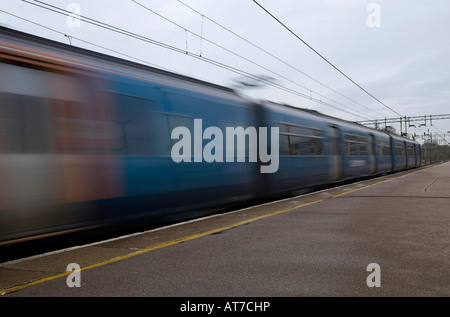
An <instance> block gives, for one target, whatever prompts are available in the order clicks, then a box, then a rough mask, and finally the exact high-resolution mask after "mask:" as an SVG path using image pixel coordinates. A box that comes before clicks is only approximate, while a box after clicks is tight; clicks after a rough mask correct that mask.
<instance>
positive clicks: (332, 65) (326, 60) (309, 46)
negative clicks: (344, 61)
mask: <svg viewBox="0 0 450 317" xmlns="http://www.w3.org/2000/svg"><path fill="white" fill-rule="evenodd" d="M253 2H254V3H256V4H257V5H258V6H259V7H260V8H261V9H263V10H264V11H265V12H266V13H267V14H268V15H270V16H271V17H272V18H273V19H274V20H275V21H277V22H278V23H279V24H281V25H282V26H283V27H284V28H285V29H286V30H288V31H289V32H290V33H291V34H292V35H294V36H295V37H296V38H297V39H298V40H300V41H301V42H302V43H303V44H305V45H306V46H307V47H308V48H309V49H311V50H312V51H313V52H314V53H316V54H317V55H318V56H319V57H320V58H322V59H323V60H324V61H325V62H327V63H328V64H329V65H331V67H333V68H334V69H335V70H337V71H338V72H339V73H340V74H342V75H343V76H344V77H345V78H347V79H348V80H350V81H351V82H352V83H353V84H354V85H356V86H357V87H358V88H360V89H361V90H362V91H364V92H365V93H366V94H368V95H369V96H370V97H372V98H373V99H375V100H376V101H377V102H379V103H380V104H382V105H383V106H385V107H386V108H387V109H389V110H391V111H392V112H394V113H395V114H397V115H399V116H402V115H401V114H400V113H398V112H397V111H395V110H394V109H392V108H391V107H389V106H388V105H386V104H385V103H383V102H382V101H380V100H379V99H378V98H376V97H375V96H374V95H372V94H371V93H370V92H368V91H367V90H366V89H364V88H363V87H361V86H360V85H359V84H357V83H356V82H355V81H354V80H353V79H351V78H350V77H349V76H347V75H346V74H345V73H344V72H342V71H341V70H340V69H339V68H337V67H336V66H335V65H334V64H333V63H331V62H330V61H329V60H328V59H326V58H325V57H324V56H322V54H320V53H319V52H318V51H316V50H315V49H314V48H313V47H311V45H309V44H308V43H306V42H305V41H304V40H303V39H302V38H301V37H299V36H298V35H297V34H295V33H294V32H293V31H292V30H291V29H290V28H288V27H287V26H286V25H285V24H284V23H283V22H281V21H280V20H279V19H277V18H276V17H275V16H274V15H273V14H272V13H270V12H269V11H268V10H267V9H266V8H264V7H263V6H262V5H260V4H259V3H258V2H257V1H256V0H253Z"/></svg>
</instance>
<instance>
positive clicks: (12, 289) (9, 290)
mask: <svg viewBox="0 0 450 317" xmlns="http://www.w3.org/2000/svg"><path fill="white" fill-rule="evenodd" d="M321 201H323V199H319V200H315V201H312V202H308V203H304V204H300V205H297V206H293V207H290V208H286V209H283V210H279V211H276V212H273V213H269V214H266V215H262V216H259V217H254V218H251V219H247V220H243V221H240V222H237V223H234V224H231V225H228V226H225V227H220V228H217V229H213V230H209V231H206V232H203V233H198V234H194V235H190V236H187V237H183V238H179V239H175V240H171V241H168V242H163V243H160V244H157V245H154V246H151V247H147V248H145V249H142V250H139V251H135V252H132V253H129V254H126V255H122V256H119V257H115V258H112V259H109V260H106V261H102V262H98V263H95V264H92V265H88V266H85V267H82V268H80V270H79V271H84V270H89V269H93V268H96V267H99V266H103V265H106V264H111V263H114V262H118V261H122V260H126V259H129V258H131V257H134V256H137V255H141V254H144V253H147V252H150V251H154V250H157V249H161V248H165V247H168V246H171V245H175V244H178V243H182V242H186V241H190V240H194V239H198V238H201V237H204V236H208V235H212V234H214V233H218V232H221V231H225V230H229V229H233V228H236V227H239V226H243V225H245V224H249V223H252V222H255V221H258V220H261V219H264V218H268V217H271V216H275V215H278V214H282V213H285V212H288V211H291V210H294V209H298V208H302V207H306V206H310V205H313V204H316V203H319V202H321ZM72 273H73V272H72V271H67V272H64V273H60V274H56V275H52V276H48V277H45V278H41V279H36V280H32V281H29V282H25V283H23V284H20V285H16V286H12V287H9V288H5V289H2V290H0V295H5V294H8V293H13V292H17V291H19V290H21V289H24V288H26V287H29V286H33V285H36V284H40V283H43V282H47V281H51V280H54V279H57V278H60V277H64V276H68V275H69V274H72Z"/></svg>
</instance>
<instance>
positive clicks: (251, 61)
mask: <svg viewBox="0 0 450 317" xmlns="http://www.w3.org/2000/svg"><path fill="white" fill-rule="evenodd" d="M131 1H132V2H134V3H135V4H137V5H139V6H140V7H142V8H144V9H145V10H147V11H149V12H151V13H153V14H155V15H157V16H159V17H160V18H162V19H164V20H165V21H167V22H169V23H171V24H173V25H175V26H177V27H178V28H180V29H182V30H184V31H185V32H186V33H189V34H192V35H194V36H196V37H198V38H200V40H201V41H205V42H208V43H210V44H211V45H214V46H216V47H218V48H220V49H222V50H224V51H226V52H228V53H230V54H232V55H234V56H237V57H239V58H241V59H243V60H244V61H246V62H248V63H250V64H253V65H255V66H258V67H260V68H262V69H264V70H265V71H268V72H270V73H272V74H274V75H276V76H278V77H280V78H282V79H284V80H286V81H288V82H290V83H292V84H294V85H296V86H299V87H301V88H303V89H305V90H306V91H307V92H309V93H310V94H311V93H312V92H313V93H314V94H316V95H318V96H321V97H323V98H325V99H328V100H330V101H332V102H334V103H336V104H339V105H340V106H343V107H345V108H347V109H351V110H353V111H354V109H353V108H351V107H348V106H346V105H344V104H342V103H340V102H338V101H336V100H333V99H331V98H328V97H325V96H323V95H322V94H319V93H318V92H315V91H313V90H311V89H309V88H307V87H305V86H303V85H300V84H299V83H297V82H295V81H293V80H291V79H289V78H287V77H285V76H283V75H281V74H280V73H278V72H275V71H273V70H271V69H269V68H267V67H266V66H263V65H261V64H258V63H256V62H254V61H253V60H251V59H250V58H247V57H244V56H243V55H241V54H238V53H236V52H234V51H232V50H230V49H228V48H226V47H224V46H222V45H220V44H217V43H216V42H214V41H212V40H209V39H207V38H205V37H203V35H202V34H197V33H195V32H192V31H190V30H188V29H187V28H185V27H183V26H181V25H180V24H178V23H176V22H174V21H173V20H171V19H169V18H167V17H165V16H163V15H162V14H160V13H158V12H156V11H155V10H152V9H151V8H149V7H148V6H145V5H143V4H142V3H139V2H138V1H136V0H131ZM181 3H182V2H181ZM202 17H204V16H203V15H202ZM186 47H187V44H186ZM200 57H202V55H201V54H200ZM301 95H302V96H303V97H304V98H307V99H311V100H313V98H312V96H309V97H308V95H305V94H301ZM315 100H319V101H320V102H321V103H323V102H322V101H321V99H315ZM325 105H329V104H327V103H326V104H325ZM335 109H339V108H338V107H336V106H335ZM343 111H345V110H343ZM346 112H347V113H350V114H353V115H355V116H357V117H360V118H362V116H360V115H358V114H354V113H351V112H348V111H346Z"/></svg>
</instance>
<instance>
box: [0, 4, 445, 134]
mask: <svg viewBox="0 0 450 317" xmlns="http://www.w3.org/2000/svg"><path fill="white" fill-rule="evenodd" d="M28 1H29V2H30V3H27V2H24V1H21V0H1V4H0V10H1V11H0V24H1V25H4V26H7V27H10V28H14V29H17V30H21V31H25V32H28V33H32V34H35V35H39V36H42V37H46V38H50V39H53V40H57V41H61V42H64V43H67V44H69V43H70V41H69V38H68V37H64V35H62V34H60V33H57V32H54V31H51V30H49V29H46V28H44V27H42V26H39V25H36V24H33V23H30V22H29V21H33V22H35V23H37V24H40V25H43V26H46V27H48V28H50V29H53V30H55V31H58V32H61V33H63V34H67V35H70V36H71V44H72V45H74V46H80V47H84V48H88V49H91V50H95V51H101V52H103V53H107V54H110V55H117V56H119V57H122V58H127V59H131V58H132V57H134V58H137V59H139V62H141V63H144V62H146V63H149V64H151V65H153V66H157V67H161V68H164V69H168V70H170V71H173V72H176V73H181V74H183V75H188V76H192V77H196V78H199V79H202V80H206V81H210V82H214V83H217V84H220V85H224V86H228V87H234V86H235V85H236V84H237V82H238V81H242V80H246V81H247V82H248V81H249V79H248V78H247V79H246V78H245V77H243V76H242V75H240V74H237V73H234V72H231V71H229V70H225V69H223V68H220V67H218V66H215V65H212V64H210V63H207V62H205V61H204V60H202V59H199V58H194V57H192V55H196V56H200V55H201V56H202V58H203V59H209V60H214V61H215V62H219V63H222V64H225V65H227V66H228V67H233V68H234V69H239V70H240V71H244V72H245V73H248V74H252V75H255V76H269V77H271V78H273V81H272V82H273V83H274V85H275V87H274V86H271V85H264V86H262V87H257V88H251V89H249V88H245V89H244V88H238V89H239V91H240V92H241V93H244V94H246V95H249V96H252V97H254V98H258V99H268V100H272V101H276V102H283V103H289V104H291V105H294V106H298V107H304V108H310V109H314V110H317V111H320V112H323V113H326V114H329V115H333V116H337V117H340V118H343V119H347V120H352V121H360V120H372V119H381V118H385V117H386V118H393V117H398V114H401V115H402V116H422V115H438V114H448V113H450V102H449V99H450V36H449V35H448V34H449V31H450V1H448V0H380V1H370V0H257V2H258V3H259V4H260V5H261V6H263V7H264V8H265V9H266V10H267V11H269V12H270V13H272V14H273V15H274V16H275V17H276V18H277V19H279V20H280V21H281V22H282V23H284V24H285V25H286V26H287V27H288V28H289V29H290V30H291V31H293V32H294V33H295V34H296V35H297V36H299V37H300V38H301V39H303V40H304V41H305V42H306V43H308V44H309V45H310V46H311V47H312V48H314V49H315V50H316V51H317V52H318V53H320V54H321V55H322V56H323V57H325V58H326V59H327V60H328V61H329V62H331V63H332V64H333V65H334V66H336V67H337V68H338V69H340V70H341V71H342V72H343V73H344V74H346V75H347V76H348V77H350V78H351V79H352V80H353V81H354V82H356V83H357V84H359V85H360V86H361V87H363V88H364V89H365V90H366V91H368V92H369V93H370V94H372V95H373V96H374V97H376V98H377V99H378V100H379V101H381V102H382V103H384V105H383V104H381V103H380V102H378V101H377V100H375V99H374V98H372V97H371V96H369V95H368V94H366V93H365V92H364V91H363V90H361V89H360V88H358V87H357V86H356V85H355V84H353V83H352V82H351V81H350V80H349V79H347V78H346V77H344V76H343V75H342V74H340V73H339V72H338V71H337V70H336V69H334V68H333V67H332V66H331V65H329V64H328V63H327V62H326V61H324V60H323V59H322V58H321V57H319V56H318V55H317V54H316V53H314V52H313V51H312V50H311V49H310V48H308V47H307V46H306V45H305V44H304V43H302V42H301V41H300V40H299V39H297V38H296V37H295V36H294V35H293V34H291V33H290V32H289V31H288V30H286V29H285V28H284V27H283V26H282V25H281V24H279V23H278V22H277V21H276V20H275V19H273V18H272V17H271V16H270V15H269V14H267V13H266V12H265V11H264V10H263V9H262V8H261V7H260V6H258V5H257V4H256V3H255V2H254V1H253V0H179V1H178V0H135V1H133V0H90V1H88V0H78V1H69V0H42V2H41V3H40V5H42V6H45V5H44V4H45V3H47V4H50V5H52V6H56V7H59V8H62V9H68V10H70V11H73V12H76V11H77V10H80V13H81V15H82V16H85V17H88V18H91V19H95V20H98V21H101V22H103V23H107V24H109V25H111V26H115V27H118V28H121V29H124V30H127V31H130V32H133V33H135V34H139V35H142V36H144V37H146V38H148V39H151V40H154V41H158V42H161V43H164V44H166V45H170V46H171V47H174V48H177V49H179V50H181V51H182V52H179V51H173V50H169V49H167V48H163V47H160V46H158V45H155V44H151V43H149V42H146V41H142V40H138V39H136V38H132V37H129V36H125V35H123V34H119V33H117V32H113V31H111V30H106V29H104V28H101V27H98V26H95V25H92V24H90V23H88V22H85V21H79V20H74V19H73V18H69V19H68V18H67V16H64V15H61V14H58V13H55V12H52V11H49V10H46V9H44V8H41V7H38V6H35V5H33V4H31V3H36V4H39V2H36V1H34V0H28ZM183 3H184V4H183ZM188 6H189V7H190V8H189V7H188ZM192 9H194V10H196V11H198V12H199V13H197V12H195V11H193V10H192ZM150 10H152V11H153V12H152V11H150ZM6 12H7V13H9V14H7V13H6ZM157 14H158V15H157ZM202 14H203V18H202ZM13 15H15V16H17V17H15V16H13ZM18 17H21V18H23V19H26V20H29V21H25V20H22V19H19V18H18ZM168 20H170V21H172V22H170V21H168ZM175 24H177V25H175ZM219 25H220V26H223V27H226V28H227V29H228V30H230V31H232V32H234V34H233V33H231V32H229V31H227V30H225V29H223V28H222V27H220V26H219ZM236 35H238V36H239V37H238V36H236ZM200 36H202V37H203V39H200ZM242 38H244V39H245V40H247V41H244V40H243V39H242ZM87 42H90V43H94V44H95V45H96V46H94V45H91V44H88V43H87ZM100 47H105V48H108V49H109V50H104V49H102V48H100ZM186 50H187V51H188V52H189V54H186V53H183V52H185V51H186ZM113 51H116V52H120V53H122V54H126V55H127V56H128V57H126V56H125V55H118V54H117V53H115V52H113ZM309 97H312V99H310V98H309ZM330 105H331V106H330ZM385 105H386V106H387V107H386V106H385ZM388 107H389V108H391V109H392V110H390V109H389V108H388ZM420 123H424V121H423V120H422V121H416V122H414V124H415V125H416V126H417V128H413V127H410V128H408V133H416V134H418V135H423V133H424V132H428V129H429V131H430V132H433V133H436V132H437V133H441V132H446V133H447V134H448V136H447V140H450V120H439V121H435V122H434V126H433V127H431V126H429V125H428V126H426V127H421V128H419V127H418V126H419V124H420ZM393 126H394V127H395V128H396V129H397V131H398V132H399V125H398V124H393Z"/></svg>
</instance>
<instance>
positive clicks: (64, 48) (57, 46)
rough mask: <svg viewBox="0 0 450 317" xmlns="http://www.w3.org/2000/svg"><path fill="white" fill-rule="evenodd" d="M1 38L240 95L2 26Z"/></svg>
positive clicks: (193, 79) (186, 77)
mask: <svg viewBox="0 0 450 317" xmlns="http://www.w3.org/2000/svg"><path fill="white" fill-rule="evenodd" d="M0 37H3V38H9V39H11V40H15V41H17V40H19V41H21V42H23V43H29V44H32V45H37V46H39V47H41V48H42V49H44V50H52V52H55V51H58V52H59V53H63V54H64V53H65V54H67V53H69V54H71V56H76V57H77V58H80V59H81V61H82V62H86V63H89V61H92V60H96V61H100V62H101V63H102V65H101V66H107V65H110V66H112V65H115V66H120V67H127V68H130V69H134V70H139V71H144V72H149V73H152V74H157V75H162V76H164V77H167V78H171V79H175V80H182V81H185V82H189V83H191V84H197V85H201V86H204V87H209V88H212V89H216V90H220V91H223V92H224V93H229V94H233V95H235V96H236V98H238V95H237V94H236V92H235V91H234V90H233V89H232V88H229V87H226V86H221V85H218V84H214V83H210V82H207V81H204V80H200V79H197V78H194V77H190V76H186V75H181V74H177V73H174V72H170V71H166V70H162V69H160V68H156V67H152V66H149V65H145V64H140V63H137V62H133V61H131V60H126V59H122V58H119V57H115V56H112V55H107V54H103V53H99V52H96V51H92V50H89V49H85V48H81V47H77V46H72V45H69V44H65V43H61V42H58V41H54V40H50V39H47V38H43V37H40V36H36V35H33V34H29V33H25V32H22V31H18V30H14V29H10V28H8V27H5V26H1V25H0Z"/></svg>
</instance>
